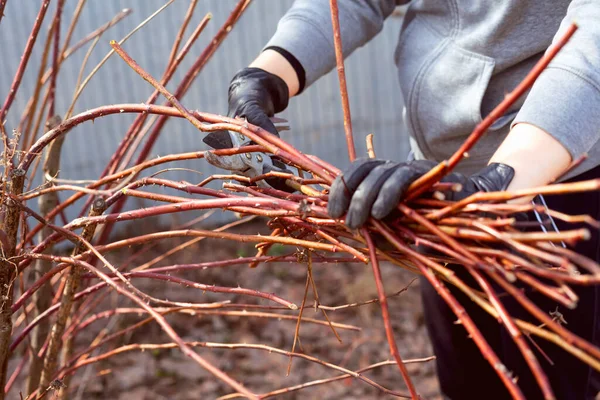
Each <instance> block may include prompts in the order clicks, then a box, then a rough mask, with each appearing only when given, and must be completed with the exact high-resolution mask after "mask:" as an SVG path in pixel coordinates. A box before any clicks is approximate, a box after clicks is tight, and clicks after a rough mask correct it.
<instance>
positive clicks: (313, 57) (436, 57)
mask: <svg viewBox="0 0 600 400" xmlns="http://www.w3.org/2000/svg"><path fill="white" fill-rule="evenodd" d="M338 3H339V9H340V24H341V31H342V32H341V33H342V42H343V48H344V54H345V55H346V56H347V55H349V54H350V53H352V51H353V50H355V49H356V48H358V47H360V46H362V45H364V44H365V43H367V42H368V41H369V40H370V39H371V38H373V37H374V36H375V35H376V34H377V33H378V32H379V31H381V29H382V27H383V23H384V20H385V19H386V18H387V17H388V16H390V15H391V13H392V12H393V10H394V8H395V7H396V5H397V4H400V3H406V2H402V1H395V0H354V1H353V0H338ZM573 21H576V22H577V24H578V25H579V30H578V31H577V32H576V33H575V35H574V36H573V37H572V39H571V40H570V41H569V43H568V44H567V45H566V46H565V47H564V48H563V50H562V51H561V52H560V53H559V54H558V56H557V57H556V58H555V59H554V61H553V62H552V63H551V64H550V66H549V67H548V68H547V69H546V70H545V71H544V72H543V73H542V75H541V76H540V77H539V79H538V80H537V82H536V83H535V85H534V86H533V88H532V89H531V90H530V92H529V93H528V94H527V95H526V96H523V97H522V98H521V99H520V100H519V101H517V103H516V104H514V105H513V106H512V107H511V108H510V110H509V111H508V112H507V113H506V114H505V115H504V116H503V117H502V118H500V119H499V120H498V121H497V122H496V123H495V124H493V125H492V127H491V128H490V129H489V130H488V132H487V133H486V134H485V135H484V137H483V138H482V139H481V140H480V142H479V143H478V145H477V146H476V147H475V148H474V149H473V150H472V151H471V152H470V157H469V158H467V159H465V160H464V161H462V162H461V164H460V166H459V167H458V168H457V169H458V170H459V171H462V172H465V173H472V172H474V171H476V170H477V169H479V168H481V167H483V166H484V165H485V164H486V163H487V162H488V160H489V159H490V157H491V156H492V154H493V153H494V152H495V150H496V149H497V148H498V146H499V145H500V143H501V142H502V140H503V139H504V138H505V136H506V134H507V133H508V131H509V129H510V126H511V125H514V124H515V123H517V122H528V123H530V124H533V125H536V126H539V127H540V128H542V129H544V130H545V131H546V132H548V133H550V134H551V135H552V136H553V137H554V138H556V139H557V140H558V141H559V142H560V143H562V144H563V145H564V146H565V147H566V148H567V149H568V150H569V152H570V154H571V156H572V157H573V159H577V158H578V157H580V156H581V155H582V154H584V153H587V154H588V159H587V160H586V161H585V162H584V163H583V164H582V165H580V166H579V167H578V168H577V169H575V170H574V171H572V172H571V173H570V174H569V176H574V175H576V174H578V173H581V172H584V171H586V170H588V169H590V168H593V167H594V166H596V165H599V164H600V142H599V139H600V0H574V1H566V0H502V1H497V0H415V1H413V2H410V4H409V7H408V10H407V12H406V15H405V18H404V20H403V25H402V28H401V30H400V38H399V42H398V46H397V48H396V53H395V60H396V64H397V67H398V75H399V78H400V88H401V91H402V95H403V97H404V101H405V104H406V110H404V112H405V114H404V115H405V118H404V119H405V122H406V125H407V127H408V132H409V133H410V136H411V145H412V147H413V150H415V153H416V154H417V157H418V158H427V159H431V160H437V161H441V160H443V159H447V158H448V157H449V156H450V155H451V154H452V153H453V152H454V151H455V150H456V149H457V148H458V146H459V145H460V144H461V143H462V142H463V141H464V140H465V138H466V137H467V136H468V135H469V133H470V132H471V131H472V130H473V128H474V127H475V125H477V123H479V122H480V121H481V120H482V116H485V115H487V114H488V113H489V112H490V111H491V110H492V109H493V108H494V107H495V106H496V105H497V104H498V103H499V102H500V101H501V100H502V99H503V97H504V95H505V94H506V93H507V92H509V91H511V90H512V89H514V87H515V86H516V85H517V84H518V83H519V82H520V81H521V79H523V77H524V76H525V75H526V74H527V72H528V71H529V70H530V69H531V68H532V66H533V65H534V64H535V63H536V62H537V61H538V60H539V59H540V57H541V55H542V54H543V53H544V51H545V50H546V49H547V48H548V46H549V45H550V44H551V43H552V41H553V40H556V38H558V37H559V36H560V35H561V33H562V32H564V30H565V29H566V28H567V26H568V25H569V24H570V23H571V22H573ZM267 46H279V47H281V48H284V49H286V50H287V51H289V52H290V53H291V54H293V55H294V56H295V57H296V58H297V59H298V61H299V62H300V63H301V64H302V66H303V67H304V69H305V71H306V84H307V85H310V84H311V83H313V82H314V81H316V80H317V79H318V78H319V77H320V76H322V75H324V74H325V73H327V72H328V71H330V70H331V69H332V68H334V67H335V54H334V47H333V34H332V28H331V17H330V14H329V1H328V0H297V1H296V2H295V3H294V5H293V7H292V8H291V9H290V10H289V11H288V12H287V14H286V15H285V16H284V17H283V18H282V19H281V21H280V22H279V25H278V28H277V32H276V33H275V35H274V36H273V38H272V39H271V41H270V42H269V43H268V44H267ZM398 112H402V110H398ZM511 123H512V124H511ZM540 151H543V149H540Z"/></svg>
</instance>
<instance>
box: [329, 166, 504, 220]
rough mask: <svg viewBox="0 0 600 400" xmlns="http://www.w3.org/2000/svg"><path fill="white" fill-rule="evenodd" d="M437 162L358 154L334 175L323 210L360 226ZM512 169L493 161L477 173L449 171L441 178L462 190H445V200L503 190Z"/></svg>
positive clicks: (392, 204) (382, 213)
mask: <svg viewBox="0 0 600 400" xmlns="http://www.w3.org/2000/svg"><path fill="white" fill-rule="evenodd" d="M436 164H437V163H435V162H433V161H427V160H418V161H412V162H408V163H399V162H393V161H386V160H377V159H368V158H362V159H358V160H356V161H354V162H353V163H352V165H350V167H349V168H348V169H347V170H346V171H344V172H343V173H342V174H340V175H338V177H337V178H336V179H335V181H334V182H333V184H332V185H331V191H330V193H329V202H328V204H327V211H328V213H329V215H330V216H331V217H332V218H340V217H341V216H342V215H344V213H346V212H347V214H346V225H347V226H348V227H349V228H351V229H356V228H359V227H361V226H362V225H363V224H364V223H365V222H367V219H368V218H369V216H372V217H373V218H375V219H382V218H385V217H386V216H388V215H389V214H390V213H391V212H392V211H393V210H394V209H395V208H396V206H397V205H398V203H400V201H401V200H402V198H403V196H404V194H405V192H406V190H407V189H408V187H409V186H410V184H411V183H413V182H414V181H415V180H417V179H418V178H419V177H421V176H422V175H424V174H426V173H427V172H429V170H430V169H431V168H433V167H434V166H435V165H436ZM514 174H515V171H514V169H513V168H512V167H510V166H508V165H506V164H499V163H493V164H490V165H488V166H487V167H485V168H484V169H482V170H481V171H479V172H478V173H476V174H474V175H471V176H465V175H463V174H459V173H456V172H454V173H451V174H448V175H447V176H445V177H444V178H443V179H442V180H441V181H442V182H452V183H460V184H461V185H462V190H460V191H458V192H454V191H448V192H445V193H444V194H446V199H447V200H452V201H456V200H461V199H464V198H465V197H468V196H470V195H472V194H473V193H477V192H494V191H500V190H506V188H507V187H508V185H509V184H510V182H511V181H512V179H513V176H514Z"/></svg>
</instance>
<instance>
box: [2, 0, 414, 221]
mask: <svg viewBox="0 0 600 400" xmlns="http://www.w3.org/2000/svg"><path fill="white" fill-rule="evenodd" d="M292 2H293V1H292V0H278V1H275V0H255V1H254V2H253V4H251V5H250V7H249V9H248V10H247V11H246V13H245V14H244V16H243V17H242V18H241V20H240V21H239V23H238V24H237V25H236V26H235V27H234V29H233V31H232V32H231V33H230V35H229V37H228V38H227V39H226V40H225V42H224V43H223V45H222V47H221V48H220V49H219V50H218V51H217V53H216V54H215V55H214V57H213V59H212V60H211V61H210V62H209V63H208V64H207V65H206V67H205V69H204V71H202V72H201V73H200V75H199V76H198V78H197V79H196V82H195V83H194V85H193V87H192V89H191V90H190V91H189V93H188V94H187V95H186V96H185V97H184V98H183V99H181V100H182V101H183V104H185V105H186V106H187V107H188V108H191V109H199V110H202V111H207V112H213V113H225V112H226V105H227V86H228V83H229V80H230V79H231V77H232V76H233V75H234V74H235V72H236V71H237V70H238V69H240V68H242V67H243V66H245V65H247V64H248V63H249V62H251V61H252V59H253V58H254V57H255V56H256V55H257V54H258V52H259V51H260V49H261V48H262V46H263V45H264V44H265V43H266V42H267V41H268V39H269V38H270V36H271V35H272V34H273V33H274V31H275V29H276V25H277V21H278V20H279V18H280V17H281V16H282V15H283V14H284V13H285V11H286V9H287V8H288V7H289V6H290V5H291V4H292ZM40 3H41V2H40V1H38V0H35V1H34V0H21V1H19V0H12V1H9V2H8V5H7V7H6V10H5V14H6V15H5V17H4V18H3V19H2V22H1V23H0V51H1V52H0V54H1V56H0V71H2V73H0V98H4V96H5V95H6V93H7V92H8V89H9V87H10V83H11V81H12V77H13V75H14V73H15V71H16V68H17V65H18V60H19V59H20V56H21V52H22V51H23V48H24V46H25V42H26V39H27V37H28V35H29V32H30V30H31V27H32V25H33V22H34V18H35V15H36V13H37V10H38V8H39V5H40ZM52 3H55V2H52ZM76 3H77V1H75V0H68V1H67V2H66V4H65V12H64V14H63V15H64V17H63V21H65V20H66V21H68V20H69V19H70V16H71V15H72V13H73V10H74V8H75V5H76ZM162 4H164V0H145V1H139V0H138V1H132V0H112V1H108V0H89V1H88V2H87V5H86V7H85V8H84V11H83V12H82V15H81V19H80V22H79V24H78V26H77V28H76V29H75V33H74V35H73V40H72V43H75V42H76V41H78V40H79V39H80V38H82V37H84V36H85V35H86V34H88V33H89V32H91V31H93V30H94V29H96V28H97V27H98V26H100V25H101V24H103V23H105V22H106V21H108V20H110V19H111V18H112V17H113V16H114V15H115V14H117V13H118V12H119V10H121V9H123V8H132V9H133V14H131V15H130V16H128V17H127V18H126V19H125V20H124V21H122V22H120V23H119V24H118V25H117V26H115V27H113V28H111V29H110V30H109V31H108V32H106V33H105V34H104V36H103V37H102V38H101V40H100V41H99V43H98V45H97V46H96V48H95V49H94V51H93V53H92V55H91V57H90V58H89V61H88V64H87V67H86V69H85V74H84V76H86V75H87V74H88V73H89V71H91V69H92V68H93V67H94V66H95V65H96V64H97V63H98V62H99V61H100V60H101V59H102V58H103V57H104V56H105V54H106V53H107V52H108V51H109V50H110V46H109V41H110V40H111V39H116V40H119V39H121V38H122V37H123V36H125V35H126V34H127V32H129V31H130V30H131V29H133V28H134V27H135V26H136V25H137V24H138V23H140V22H141V21H142V20H144V19H145V18H146V17H147V16H148V15H150V14H151V13H152V12H154V10H156V9H157V8H158V7H160V6H161V5H162ZM188 4H189V3H188V2H187V1H183V0H178V1H175V2H174V3H173V4H172V5H171V6H170V7H168V8H167V9H166V10H164V11H163V12H162V13H161V14H160V15H158V16H157V17H156V18H155V19H154V20H152V21H151V22H150V23H149V24H148V25H146V26H145V27H144V28H142V30H141V31H139V32H138V33H136V34H135V35H134V36H132V37H131V38H130V39H129V41H128V42H127V43H126V44H125V45H124V48H125V49H126V50H127V51H128V52H129V53H130V54H131V55H132V57H133V58H134V59H136V61H138V63H139V64H140V65H141V66H143V67H144V68H145V69H146V70H147V71H149V72H150V73H151V74H153V75H154V76H156V77H159V76H160V75H161V74H162V72H163V69H164V68H165V65H166V62H167V58H168V55H169V52H170V48H171V44H172V42H173V40H174V38H175V35H176V33H177V30H178V29H179V26H180V24H181V21H182V19H183V16H184V14H185V11H186V9H187V7H188ZM234 5H235V2H234V1H233V0H226V1H225V0H202V1H200V2H199V3H198V6H197V8H196V12H195V14H194V17H193V20H192V23H191V24H190V27H189V28H188V32H187V33H188V34H189V33H190V32H191V31H192V29H193V27H194V26H196V24H197V23H198V22H199V21H200V20H201V18H202V17H203V16H204V14H206V13H207V12H212V14H213V20H212V21H211V22H210V23H209V24H208V26H207V28H206V30H205V32H204V33H203V34H202V35H201V37H200V39H199V40H198V41H197V43H196V44H195V46H194V48H193V49H192V51H191V52H190V54H188V56H187V57H186V59H185V60H184V62H183V63H182V65H181V66H180V68H179V72H178V73H177V74H175V76H174V77H173V79H172V82H174V83H171V84H169V85H168V87H169V88H170V89H174V88H175V87H176V83H177V82H179V80H180V79H181V78H182V76H183V73H184V72H185V71H186V70H187V68H188V67H189V66H191V64H192V62H193V60H194V58H195V57H197V55H198V54H200V52H201V51H202V49H203V48H204V47H205V46H206V45H207V44H208V43H209V41H210V39H211V38H212V36H213V35H214V34H215V33H216V31H217V30H218V28H219V26H220V25H221V24H222V23H223V21H224V20H225V19H226V18H227V16H228V15H229V12H230V11H231V9H232V8H233V7H234ZM53 12H54V6H51V8H50V9H49V10H48V14H47V16H46V21H45V25H44V28H43V30H42V31H41V34H42V36H43V35H45V33H46V32H47V26H48V22H49V21H50V20H51V17H52V15H53ZM66 25H67V24H65V23H63V26H62V37H63V38H64V35H65V34H66V30H67V26H66ZM399 28H400V19H399V18H396V17H392V18H390V19H389V20H388V21H387V22H386V24H385V27H384V29H383V32H382V33H381V34H379V35H378V36H377V37H376V38H375V39H374V40H373V41H372V42H371V43H370V44H369V45H368V46H365V47H364V48H361V49H358V50H357V51H356V52H355V53H354V54H352V55H351V56H350V57H349V59H348V60H347V64H346V73H347V80H348V90H349V96H350V104H351V110H352V117H353V118H352V120H353V126H354V135H355V139H356V144H357V151H358V153H359V154H366V148H365V143H364V140H365V136H366V135H367V134H368V133H375V149H376V152H377V155H378V156H379V157H382V158H391V159H399V160H401V159H404V157H405V155H406V153H407V151H408V145H407V140H406V135H405V134H404V130H403V128H402V126H401V109H402V99H401V95H400V91H399V87H398V82H397V74H396V69H395V66H394V62H393V51H394V48H395V44H396V40H397V37H398V31H399ZM184 40H185V39H184ZM42 46H43V40H39V41H38V43H37V44H36V47H35V48H34V52H33V54H32V61H33V62H31V63H30V65H29V68H28V70H27V72H26V74H25V77H24V79H23V82H22V85H21V90H20V92H19V96H17V98H16V100H15V103H14V105H13V106H12V109H11V110H12V111H11V112H10V113H9V118H8V123H7V128H8V130H9V131H10V130H12V129H13V128H14V127H16V125H17V123H18V120H19V117H20V115H19V113H20V112H21V110H23V108H24V106H25V103H26V102H27V100H28V98H29V96H30V95H31V93H32V91H33V89H34V86H35V76H36V74H37V68H38V64H39V63H38V62H36V61H37V60H40V59H41V53H42ZM87 49H88V46H86V47H85V48H83V49H81V50H79V51H78V52H77V53H75V54H74V55H73V56H72V57H71V58H70V59H69V60H68V61H67V62H65V63H64V64H63V67H62V69H61V72H60V75H59V82H58V95H57V103H56V107H57V110H58V111H60V112H61V113H64V112H65V111H66V109H67V107H68V106H69V104H70V102H71V99H72V96H73V91H74V89H75V82H76V77H77V75H78V74H79V69H80V65H81V63H82V61H83V58H84V56H85V53H86V51H87ZM151 92H152V87H151V86H149V85H148V84H147V83H146V82H145V81H143V80H142V79H141V78H140V77H139V76H137V75H136V74H135V73H134V72H133V71H132V70H130V69H129V67H128V66H127V65H126V64H125V63H124V62H123V61H121V60H120V59H119V57H118V56H116V55H114V56H113V57H111V58H110V59H109V60H108V62H107V63H106V64H105V65H104V66H103V67H102V68H101V69H100V71H99V72H98V73H97V74H96V76H94V78H93V79H92V80H91V81H90V83H89V85H88V86H87V87H86V89H85V91H84V92H83V94H82V96H81V97H80V99H79V101H78V103H77V107H76V108H75V113H78V112H82V111H84V110H86V109H89V108H93V107H97V106H101V105H105V104H112V103H139V102H143V101H145V100H146V99H147V97H148V95H149V94H150V93H151ZM161 102H162V99H161ZM282 116H284V117H286V118H288V119H289V120H290V122H291V124H292V129H293V130H292V131H291V133H289V132H288V133H286V134H284V138H285V139H286V140H288V141H289V142H290V143H292V144H293V145H294V146H296V147H297V148H298V149H301V150H303V151H304V152H307V153H311V154H315V155H317V156H319V157H321V158H323V159H325V160H327V161H329V162H331V163H332V164H334V165H336V166H338V167H344V166H346V165H347V164H348V157H347V151H346V145H345V139H344V133H343V123H342V112H341V105H340V98H339V92H338V81H337V74H336V72H335V71H332V72H331V73H329V74H328V75H327V76H325V77H323V78H322V79H320V80H319V81H318V82H317V83H316V84H315V85H313V86H312V87H310V88H308V89H307V90H306V92H305V93H304V94H303V95H302V96H299V97H298V98H295V99H292V100H291V102H290V106H289V108H288V110H286V111H285V112H284V113H283V114H282ZM133 119H134V116H133V115H115V116H109V117H104V118H99V119H97V120H96V121H94V122H93V123H91V122H88V123H85V124H83V125H80V126H78V127H77V128H76V129H74V130H73V131H71V132H70V133H69V138H68V139H67V140H66V141H65V145H64V147H63V150H62V154H63V159H62V161H61V178H66V179H95V178H97V177H98V176H99V175H100V173H101V171H102V168H103V166H104V165H105V164H106V163H107V161H108V160H109V158H110V155H111V154H112V152H113V151H114V150H115V149H116V147H117V146H118V143H119V141H120V140H121V138H122V137H123V135H124V134H125V131H126V130H127V127H128V126H129V124H130V123H131V122H132V121H133ZM200 149H204V144H203V143H202V142H201V141H200V138H199V133H197V132H195V131H194V129H193V128H192V127H191V125H190V124H189V123H187V122H186V121H183V120H178V119H171V120H170V121H169V122H168V123H167V125H166V126H165V128H164V130H163V133H162V136H161V137H160V138H159V140H158V141H157V143H156V145H155V146H154V149H153V151H152V156H157V155H165V154H169V153H177V152H184V151H193V150H200ZM169 166H170V167H183V168H190V169H194V170H197V171H199V172H201V173H202V174H203V176H207V175H209V174H211V173H213V172H215V169H213V168H212V167H210V166H209V165H208V164H207V163H205V162H202V161H188V162H185V163H182V164H181V165H169ZM163 168H165V166H162V167H160V168H156V169H154V170H152V171H147V172H146V175H148V174H150V173H152V172H156V171H158V170H160V169H163ZM164 176H166V177H170V178H173V179H176V180H187V181H190V182H197V181H199V180H201V179H202V177H203V176H199V175H198V174H196V173H191V172H185V171H170V172H167V173H165V175H164ZM35 183H36V182H34V184H35ZM62 197H63V198H65V195H64V194H63V195H62ZM132 200H133V199H132ZM135 203H136V202H135V200H133V201H131V202H130V204H132V205H134V204H135ZM138 205H139V204H138ZM76 208H77V207H75V208H71V214H70V215H68V217H69V218H73V217H75V215H74V212H75V209H76ZM218 214H219V216H218V217H217V218H216V219H213V221H214V222H223V221H225V220H228V219H231V218H232V216H231V214H223V213H218Z"/></svg>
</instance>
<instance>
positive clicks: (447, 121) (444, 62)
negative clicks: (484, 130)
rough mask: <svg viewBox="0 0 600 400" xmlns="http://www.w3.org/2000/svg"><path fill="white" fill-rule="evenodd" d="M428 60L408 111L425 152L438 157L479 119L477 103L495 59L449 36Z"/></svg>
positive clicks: (450, 150) (447, 153)
mask: <svg viewBox="0 0 600 400" xmlns="http://www.w3.org/2000/svg"><path fill="white" fill-rule="evenodd" d="M428 61H429V62H428V63H427V64H426V65H425V66H423V68H422V69H421V71H420V73H419V75H418V78H417V79H416V80H415V82H414V86H413V90H412V91H411V97H410V99H409V103H408V113H409V118H410V122H411V126H412V130H413V134H414V136H415V139H416V140H417V142H418V144H419V146H420V147H421V150H422V151H423V153H424V154H425V156H426V157H428V158H433V159H437V160H441V159H445V158H448V157H449V156H450V155H451V154H452V153H453V152H454V151H455V150H456V149H457V148H458V147H459V146H460V144H461V143H462V142H463V141H464V139H465V138H466V137H467V136H468V135H469V133H470V132H471V131H472V130H473V128H475V126H476V125H477V124H478V123H480V122H481V121H482V116H481V104H482V100H483V96H484V94H485V92H486V90H487V87H488V84H489V81H490V78H491V76H492V72H493V70H494V65H495V62H494V59H492V58H490V57H486V56H482V55H480V54H477V53H473V52H470V51H467V50H464V49H462V48H460V47H459V46H457V45H456V44H455V43H453V42H452V41H450V40H448V41H446V42H445V45H444V46H443V47H442V48H439V50H438V51H437V52H436V54H435V56H433V57H432V58H431V59H430V60H428Z"/></svg>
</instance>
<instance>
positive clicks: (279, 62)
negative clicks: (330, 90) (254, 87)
mask: <svg viewBox="0 0 600 400" xmlns="http://www.w3.org/2000/svg"><path fill="white" fill-rule="evenodd" d="M249 67H250V68H260V69H262V70H263V71H266V72H269V73H271V74H273V75H275V76H277V77H279V78H281V79H282V80H283V81H284V82H285V84H286V85H287V88H288V95H289V97H292V96H294V95H296V94H298V92H299V90H300V81H299V78H298V75H297V73H296V70H295V69H294V67H293V66H292V64H291V63H290V62H289V61H288V60H287V59H286V58H285V57H284V56H283V55H282V54H280V53H278V52H277V51H275V50H272V49H267V50H265V51H263V52H262V53H260V54H259V56H258V57H257V58H256V59H255V60H254V61H253V62H252V63H251V64H250V65H249Z"/></svg>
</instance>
